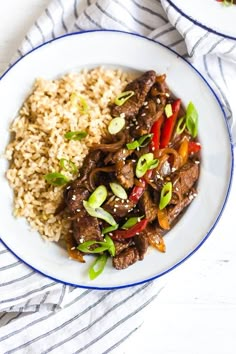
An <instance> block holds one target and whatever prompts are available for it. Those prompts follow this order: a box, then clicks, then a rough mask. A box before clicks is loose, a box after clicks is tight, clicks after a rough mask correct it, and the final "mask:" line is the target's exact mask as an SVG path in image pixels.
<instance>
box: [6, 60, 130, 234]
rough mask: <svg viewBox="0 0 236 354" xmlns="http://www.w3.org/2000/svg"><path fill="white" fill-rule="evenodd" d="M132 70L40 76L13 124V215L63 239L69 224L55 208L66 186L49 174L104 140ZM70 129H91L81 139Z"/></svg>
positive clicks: (9, 155)
mask: <svg viewBox="0 0 236 354" xmlns="http://www.w3.org/2000/svg"><path fill="white" fill-rule="evenodd" d="M128 79H129V78H128V75H127V73H124V72H122V71H121V70H113V69H108V68H106V69H105V68H102V67H98V68H95V69H92V70H83V71H82V72H80V73H73V74H68V75H65V76H63V77H62V78H59V79H56V80H44V79H38V80H36V82H35V85H34V89H33V92H32V94H31V95H30V96H29V97H28V98H27V100H26V101H25V102H24V104H23V106H22V108H21V110H20V112H19V116H18V117H17V118H16V119H15V120H14V122H13V123H12V125H11V128H10V131H11V133H13V140H12V141H11V142H10V144H9V145H8V146H7V149H6V156H7V158H8V159H9V160H10V167H9V169H8V171H7V179H8V181H9V183H10V185H11V187H12V188H13V190H14V215H15V216H21V217H25V218H26V219H27V220H28V222H29V224H30V226H31V227H32V228H33V229H36V230H37V231H38V232H39V233H40V234H41V235H42V236H43V237H44V238H46V239H48V240H50V241H58V240H59V239H60V238H61V237H63V236H64V235H65V234H66V233H67V232H68V228H69V223H68V221H66V220H65V219H63V218H62V217H61V216H60V215H57V216H55V215H54V212H55V210H56V208H57V207H58V205H59V203H60V201H61V198H62V191H63V189H64V187H63V186H62V187H58V186H52V185H50V184H48V183H47V182H46V181H45V179H44V175H45V174H47V173H50V172H61V173H63V174H64V175H65V176H67V177H68V178H69V179H74V178H75V176H74V175H73V174H71V173H70V172H68V171H65V170H63V169H61V168H60V166H59V160H60V159H61V158H65V159H68V160H71V161H73V162H74V163H75V164H76V166H78V168H80V166H81V165H82V162H83V159H84V157H85V156H86V154H87V152H88V149H89V146H90V145H91V144H93V143H97V142H99V141H100V139H101V137H102V135H103V132H104V129H105V128H106V126H107V123H108V122H109V121H110V119H111V116H110V112H109V108H108V104H109V103H110V102H111V101H112V100H114V97H115V96H116V95H117V94H118V93H119V92H121V91H122V89H123V88H124V86H125V85H126V84H127V82H128ZM72 94H73V95H81V96H82V97H83V98H84V99H85V100H86V102H87V104H88V110H87V111H86V112H81V109H80V108H79V106H78V104H74V101H73V100H72V99H71V97H72V96H71V95H72ZM68 131H86V132H87V133H88V135H87V137H86V138H85V139H83V140H81V141H75V140H66V139H65V137H64V135H65V133H67V132H68Z"/></svg>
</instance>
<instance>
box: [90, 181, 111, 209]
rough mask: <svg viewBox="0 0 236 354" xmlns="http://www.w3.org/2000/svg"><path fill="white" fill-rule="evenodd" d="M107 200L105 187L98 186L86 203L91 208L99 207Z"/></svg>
mask: <svg viewBox="0 0 236 354" xmlns="http://www.w3.org/2000/svg"><path fill="white" fill-rule="evenodd" d="M106 199H107V189H106V187H105V186H103V185H102V186H99V187H97V188H96V189H95V191H94V192H93V193H92V194H91V195H90V197H89V199H88V203H89V205H90V206H91V207H92V208H98V207H100V206H101V205H102V204H103V203H104V202H105V200H106Z"/></svg>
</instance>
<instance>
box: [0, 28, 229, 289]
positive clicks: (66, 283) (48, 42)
mask: <svg viewBox="0 0 236 354" xmlns="http://www.w3.org/2000/svg"><path fill="white" fill-rule="evenodd" d="M94 32H104V33H107V32H108V33H109V32H115V33H121V34H123V35H127V36H131V37H138V38H143V39H144V40H148V41H150V42H153V43H155V44H157V45H160V46H162V47H164V48H166V49H167V50H169V51H171V52H172V53H173V54H174V55H176V56H177V57H178V58H181V59H182V60H183V61H184V62H186V63H187V64H188V65H189V66H190V67H191V68H192V69H193V70H194V71H195V73H196V74H197V75H198V76H199V77H200V78H201V79H202V80H203V81H204V82H205V84H206V85H207V86H208V88H209V89H210V91H211V92H212V94H213V96H214V97H215V99H216V101H217V102H218V104H219V106H220V108H221V111H222V114H223V117H224V120H225V124H226V128H227V131H228V136H229V143H230V148H231V149H230V150H231V166H230V179H229V185H228V188H227V192H226V195H225V199H224V201H223V203H222V206H221V209H220V211H219V213H218V215H217V217H216V219H215V222H214V224H213V225H212V226H211V228H210V230H209V231H208V232H207V234H206V235H205V237H204V238H203V239H202V241H201V242H200V243H199V244H198V245H197V247H195V249H194V250H193V251H191V252H190V253H189V254H187V255H186V256H185V257H184V258H183V259H181V260H180V261H179V262H177V263H176V264H174V265H173V266H172V267H170V268H168V269H167V270H165V271H163V272H162V273H160V274H157V275H155V276H153V277H151V278H147V279H144V280H142V281H138V282H135V283H130V284H125V285H119V286H110V287H109V286H104V287H100V286H92V285H91V286H90V285H79V284H73V283H68V282H65V281H63V280H60V279H57V278H54V277H52V276H50V275H48V274H45V273H43V272H41V271H40V270H38V269H36V268H34V267H33V266H32V265H30V264H29V263H27V262H26V261H24V260H23V259H22V258H20V257H19V256H18V255H17V254H16V253H15V252H14V251H12V250H11V248H9V247H8V245H7V244H6V243H5V242H4V241H3V240H2V238H1V235H0V241H1V242H2V243H3V245H4V246H5V247H6V248H7V249H8V250H9V251H10V252H11V253H12V254H13V255H14V256H15V257H16V258H18V259H19V260H20V261H21V262H23V263H24V264H25V265H27V266H28V267H30V268H31V269H33V270H34V271H36V272H37V273H39V274H41V275H43V276H45V277H47V278H49V279H52V280H54V281H56V282H58V283H62V284H65V285H70V286H74V287H77V288H82V289H93V290H116V289H122V288H129V287H132V286H136V285H141V284H144V283H146V282H149V281H152V280H155V279H157V278H160V277H162V276H163V275H165V274H167V273H169V272H170V271H172V270H174V269H175V268H177V267H178V266H179V265H181V264H182V263H183V262H185V261H186V260H187V259H188V258H189V257H191V256H192V255H193V254H194V253H195V252H196V251H197V250H198V249H199V248H200V247H201V246H202V245H203V243H204V242H205V241H206V240H207V239H208V237H209V236H210V234H211V232H212V231H213V229H214V228H215V226H216V225H217V223H218V221H219V220H220V217H221V215H222V213H223V210H224V208H225V205H226V202H227V200H228V197H229V193H230V189H231V185H232V178H233V172H234V151H233V140H232V136H231V133H230V130H229V125H228V122H227V118H226V114H225V112H224V108H223V106H222V104H221V102H220V100H219V98H218V96H217V94H216V93H215V91H214V90H213V89H212V87H211V86H210V84H209V83H208V82H207V80H206V79H205V78H204V76H203V75H202V74H201V73H200V72H199V71H198V70H197V69H196V68H195V67H194V66H193V65H192V64H190V63H189V62H188V61H187V60H186V59H185V58H183V57H182V56H181V55H179V54H178V53H177V52H175V51H174V50H173V49H171V48H169V47H168V46H166V45H164V44H162V43H160V42H157V41H154V40H153V39H150V38H147V37H145V36H142V35H139V34H136V33H131V32H125V31H119V30H90V31H83V32H73V33H69V34H65V35H62V36H60V37H57V38H54V39H52V40H50V41H47V42H45V43H43V44H41V45H39V46H37V47H35V48H34V49H32V50H31V51H29V52H28V53H27V54H25V55H24V56H22V57H21V58H19V59H18V60H16V61H15V62H14V63H13V64H12V65H11V66H10V67H9V68H8V69H7V70H6V71H5V72H4V73H3V75H2V76H1V77H0V81H1V80H2V78H3V77H4V76H6V75H7V73H8V72H9V71H10V70H11V69H12V68H13V67H14V66H15V65H16V64H17V63H18V62H19V61H21V60H23V59H24V58H25V57H26V56H28V55H30V54H31V53H32V52H34V51H35V50H37V49H39V48H41V47H43V46H46V45H48V44H50V43H52V42H54V41H57V40H60V39H61V38H65V37H70V36H80V35H84V34H89V33H94Z"/></svg>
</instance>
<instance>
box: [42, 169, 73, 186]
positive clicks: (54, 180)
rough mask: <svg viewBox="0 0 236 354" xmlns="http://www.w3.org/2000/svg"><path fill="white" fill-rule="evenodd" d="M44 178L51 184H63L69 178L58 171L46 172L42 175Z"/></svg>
mask: <svg viewBox="0 0 236 354" xmlns="http://www.w3.org/2000/svg"><path fill="white" fill-rule="evenodd" d="M44 178H45V180H46V181H47V182H48V183H50V184H52V185H53V186H63V184H66V183H67V182H69V179H68V178H67V177H66V176H64V175H63V174H62V173H59V172H52V173H48V174H47V175H45V176H44Z"/></svg>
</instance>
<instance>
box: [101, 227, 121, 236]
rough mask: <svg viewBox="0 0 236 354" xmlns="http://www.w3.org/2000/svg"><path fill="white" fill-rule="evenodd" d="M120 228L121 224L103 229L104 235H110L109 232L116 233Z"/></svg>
mask: <svg viewBox="0 0 236 354" xmlns="http://www.w3.org/2000/svg"><path fill="white" fill-rule="evenodd" d="M118 227H119V224H116V225H114V226H107V227H104V229H102V234H103V235H105V234H108V233H109V232H112V231H115V230H117V229H118Z"/></svg>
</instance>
